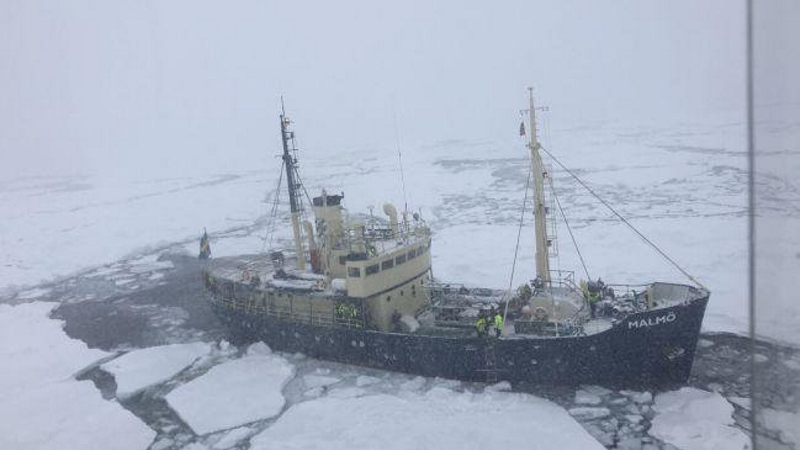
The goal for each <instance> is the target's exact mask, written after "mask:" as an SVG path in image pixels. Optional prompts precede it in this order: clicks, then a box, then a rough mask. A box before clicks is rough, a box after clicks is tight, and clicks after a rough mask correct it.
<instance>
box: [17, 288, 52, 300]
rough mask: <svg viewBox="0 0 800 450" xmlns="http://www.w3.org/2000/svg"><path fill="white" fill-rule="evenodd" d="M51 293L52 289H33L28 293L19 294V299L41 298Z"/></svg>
mask: <svg viewBox="0 0 800 450" xmlns="http://www.w3.org/2000/svg"><path fill="white" fill-rule="evenodd" d="M49 293H50V289H47V288H33V289H28V290H27V291H22V292H20V293H19V294H17V298H18V299H23V300H28V299H31V298H36V297H41V296H43V295H47V294H49Z"/></svg>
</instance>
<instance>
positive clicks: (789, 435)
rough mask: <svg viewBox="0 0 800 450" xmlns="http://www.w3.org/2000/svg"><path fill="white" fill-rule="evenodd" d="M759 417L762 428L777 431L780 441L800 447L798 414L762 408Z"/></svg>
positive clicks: (799, 415)
mask: <svg viewBox="0 0 800 450" xmlns="http://www.w3.org/2000/svg"><path fill="white" fill-rule="evenodd" d="M759 415H760V416H761V422H762V423H763V425H764V427H765V428H767V429H770V430H773V431H777V432H778V433H779V434H780V438H781V441H783V442H784V443H786V444H793V445H794V446H796V447H800V414H798V413H791V412H787V411H778V410H776V409H770V408H764V409H762V410H761V411H760V413H759Z"/></svg>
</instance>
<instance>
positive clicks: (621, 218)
mask: <svg viewBox="0 0 800 450" xmlns="http://www.w3.org/2000/svg"><path fill="white" fill-rule="evenodd" d="M539 148H540V149H541V150H543V151H544V152H545V153H547V155H548V156H549V157H550V158H552V159H553V161H555V162H556V164H558V165H559V166H560V167H561V168H562V169H564V171H565V172H567V173H568V174H570V176H572V178H574V179H575V181H577V182H578V183H579V184H580V185H581V186H583V187H584V189H586V190H587V191H589V193H590V194H592V196H594V197H595V198H596V199H597V200H599V201H600V203H602V204H603V206H605V207H606V208H608V210H609V211H611V212H612V213H613V214H614V215H615V216H617V218H618V219H619V220H620V221H622V223H624V224H625V225H627V226H628V228H630V229H631V230H633V232H634V233H636V234H637V235H638V236H639V237H640V238H641V239H642V240H643V241H644V242H645V243H646V244H648V245H649V246H650V247H652V248H653V250H655V251H656V252H658V254H660V255H661V256H662V257H664V259H666V260H667V261H669V263H670V264H672V265H673V266H674V267H675V268H676V269H678V270H679V271H680V272H681V273H682V274H683V275H685V276H686V278H688V279H690V280H691V281H692V282H693V283H694V284H696V285H697V286H698V287H700V288H702V289H705V290H707V289H706V287H705V286H703V285H702V284H701V283H700V282H699V281H697V280H696V279H695V278H694V277H693V276H691V275H690V274H689V272H687V271H685V270H684V269H683V267H681V266H680V265H678V263H677V262H675V260H673V259H672V258H670V257H669V255H667V254H666V253H665V252H664V251H663V250H661V249H660V248H659V247H658V246H657V245H656V244H655V243H653V241H651V240H650V239H648V238H647V237H646V236H645V235H644V234H642V232H641V231H639V230H638V229H636V227H634V226H633V224H631V223H630V222H628V220H627V219H625V217H623V216H622V214H620V213H618V212H617V210H616V209H614V208H613V207H612V206H611V205H610V204H608V202H606V201H605V200H603V198H602V197H600V196H599V195H598V194H597V193H596V192H595V191H594V190H592V188H590V187H589V186H588V185H587V184H586V183H584V182H583V180H581V179H580V178H578V176H577V175H575V173H574V172H572V171H571V170H569V169H568V168H567V167H566V166H565V165H564V164H562V163H561V161H559V160H558V158H556V157H555V156H553V154H552V153H550V152H549V151H547V149H546V148H544V147H542V146H541V145H540V146H539Z"/></svg>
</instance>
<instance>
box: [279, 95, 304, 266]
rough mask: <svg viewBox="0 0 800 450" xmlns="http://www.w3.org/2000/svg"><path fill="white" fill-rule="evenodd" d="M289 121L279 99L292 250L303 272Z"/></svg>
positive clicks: (298, 208) (298, 209)
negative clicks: (292, 241) (290, 149)
mask: <svg viewBox="0 0 800 450" xmlns="http://www.w3.org/2000/svg"><path fill="white" fill-rule="evenodd" d="M288 125H289V119H288V118H287V117H286V113H285V111H284V110H283V98H281V140H282V141H283V162H284V165H285V166H286V185H287V187H288V189H289V206H290V208H291V213H292V234H293V235H294V249H295V253H296V254H297V270H300V271H302V270H305V268H306V257H305V254H304V252H303V239H302V236H301V235H300V204H299V202H298V199H297V184H296V182H295V179H294V174H295V167H294V164H295V160H294V157H292V154H291V152H290V151H289V137H290V134H291V132H290V131H289V130H288V129H287V126H288Z"/></svg>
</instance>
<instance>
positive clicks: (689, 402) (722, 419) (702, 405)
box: [649, 387, 750, 450]
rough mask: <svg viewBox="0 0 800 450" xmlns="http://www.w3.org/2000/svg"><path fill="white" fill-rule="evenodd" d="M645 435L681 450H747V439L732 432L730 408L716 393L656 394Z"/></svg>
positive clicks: (695, 390)
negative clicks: (647, 430) (650, 422)
mask: <svg viewBox="0 0 800 450" xmlns="http://www.w3.org/2000/svg"><path fill="white" fill-rule="evenodd" d="M653 409H654V410H655V412H656V415H655V417H654V418H653V421H652V426H651V427H650V431H649V433H650V434H651V435H653V436H655V437H656V438H658V439H661V440H662V441H664V442H667V443H669V444H672V445H674V446H676V447H678V448H681V449H684V450H707V449H709V450H710V449H722V448H724V449H726V450H736V449H748V448H750V439H749V438H748V437H747V435H745V434H744V433H743V432H742V431H741V430H739V429H737V428H734V427H733V426H731V425H733V423H734V420H733V417H732V416H731V415H732V414H733V405H731V404H730V403H728V401H727V400H725V398H724V397H722V396H721V395H720V394H718V393H716V392H707V391H703V390H700V389H695V388H690V387H684V388H681V389H679V390H677V391H671V392H665V393H662V394H658V395H657V396H656V399H655V404H654V405H653Z"/></svg>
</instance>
